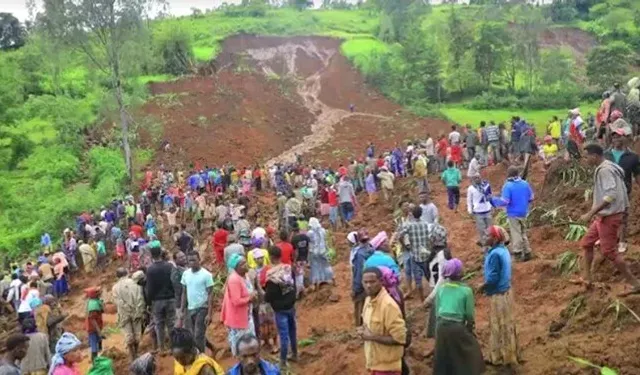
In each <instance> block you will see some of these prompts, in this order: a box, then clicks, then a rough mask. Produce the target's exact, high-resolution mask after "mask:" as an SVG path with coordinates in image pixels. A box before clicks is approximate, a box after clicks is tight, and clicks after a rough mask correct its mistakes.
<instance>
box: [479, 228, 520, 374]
mask: <svg viewBox="0 0 640 375" xmlns="http://www.w3.org/2000/svg"><path fill="white" fill-rule="evenodd" d="M486 238H487V246H488V247H489V250H488V251H487V255H486V256H485V260H484V285H482V290H483V291H484V293H485V294H486V295H487V296H489V298H490V311H491V312H490V314H489V328H490V332H491V334H490V336H489V361H490V362H491V363H492V364H494V365H496V366H507V367H511V366H515V365H517V364H518V357H519V353H518V339H517V336H516V325H515V317H514V315H513V298H512V296H511V256H510V255H509V250H508V249H507V248H506V246H505V243H507V242H508V241H509V237H508V235H507V232H506V231H505V229H504V228H502V227H499V226H497V225H493V226H491V227H489V229H487V235H486Z"/></svg>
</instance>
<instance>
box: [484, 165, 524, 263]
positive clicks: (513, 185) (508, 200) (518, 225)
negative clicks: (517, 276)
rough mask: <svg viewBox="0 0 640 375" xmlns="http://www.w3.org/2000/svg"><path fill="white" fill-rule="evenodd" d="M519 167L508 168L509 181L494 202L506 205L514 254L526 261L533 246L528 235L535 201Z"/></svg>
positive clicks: (497, 204) (496, 204)
mask: <svg viewBox="0 0 640 375" xmlns="http://www.w3.org/2000/svg"><path fill="white" fill-rule="evenodd" d="M519 173H520V171H519V170H518V167H509V169H508V170H507V182H506V183H505V184H504V186H503V187H502V197H493V198H492V202H493V205H494V206H496V207H505V208H506V211H507V219H508V221H509V230H510V235H511V243H512V244H513V246H512V248H511V249H512V251H513V254H514V255H516V257H518V258H519V260H521V261H523V262H526V261H529V260H531V246H530V245H529V238H528V237H527V223H526V220H527V215H528V214H529V204H530V203H531V201H533V190H532V189H531V185H529V183H528V182H527V181H525V180H523V179H522V178H520V175H519Z"/></svg>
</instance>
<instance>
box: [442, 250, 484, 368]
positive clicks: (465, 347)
mask: <svg viewBox="0 0 640 375" xmlns="http://www.w3.org/2000/svg"><path fill="white" fill-rule="evenodd" d="M462 275H463V268H462V262H461V261H460V260H459V259H457V258H453V259H451V260H448V261H447V262H446V263H445V265H444V271H443V272H442V276H443V277H445V278H447V279H448V281H447V282H445V283H444V284H442V285H441V286H440V287H439V288H438V290H437V291H436V306H437V311H436V319H437V328H436V347H435V352H434V357H433V373H434V375H476V374H481V373H483V372H484V361H483V359H482V352H481V351H480V345H479V344H478V341H477V340H476V337H475V335H474V334H473V329H474V325H475V310H474V299H473V290H471V288H470V287H468V286H467V285H466V284H464V283H463V282H462V281H461V280H462Z"/></svg>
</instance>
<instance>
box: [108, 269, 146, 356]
mask: <svg viewBox="0 0 640 375" xmlns="http://www.w3.org/2000/svg"><path fill="white" fill-rule="evenodd" d="M116 276H117V277H118V282H117V283H116V284H115V285H114V286H113V289H112V292H111V295H112V296H113V301H114V302H115V304H116V307H117V308H118V310H117V311H118V327H120V329H122V331H123V332H124V336H125V341H126V344H127V347H128V349H129V355H130V357H131V360H134V359H135V358H136V357H137V356H138V346H139V345H140V341H141V339H142V324H143V319H144V311H145V309H146V304H145V302H144V294H143V293H142V288H141V287H140V286H139V285H138V284H136V282H135V281H133V280H132V279H131V278H130V277H129V275H128V274H127V270H126V269H125V268H118V270H117V271H116Z"/></svg>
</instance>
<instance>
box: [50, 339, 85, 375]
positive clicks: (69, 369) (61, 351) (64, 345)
mask: <svg viewBox="0 0 640 375" xmlns="http://www.w3.org/2000/svg"><path fill="white" fill-rule="evenodd" d="M81 346H82V342H81V341H80V340H78V338H77V337H76V336H74V335H73V334H72V333H69V332H65V333H63V334H62V337H60V340H58V343H57V344H56V350H55V353H54V354H53V357H52V358H51V366H50V367H49V375H80V371H78V369H77V368H76V365H77V364H78V363H80V362H81V361H82V353H81V352H80V348H81Z"/></svg>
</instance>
